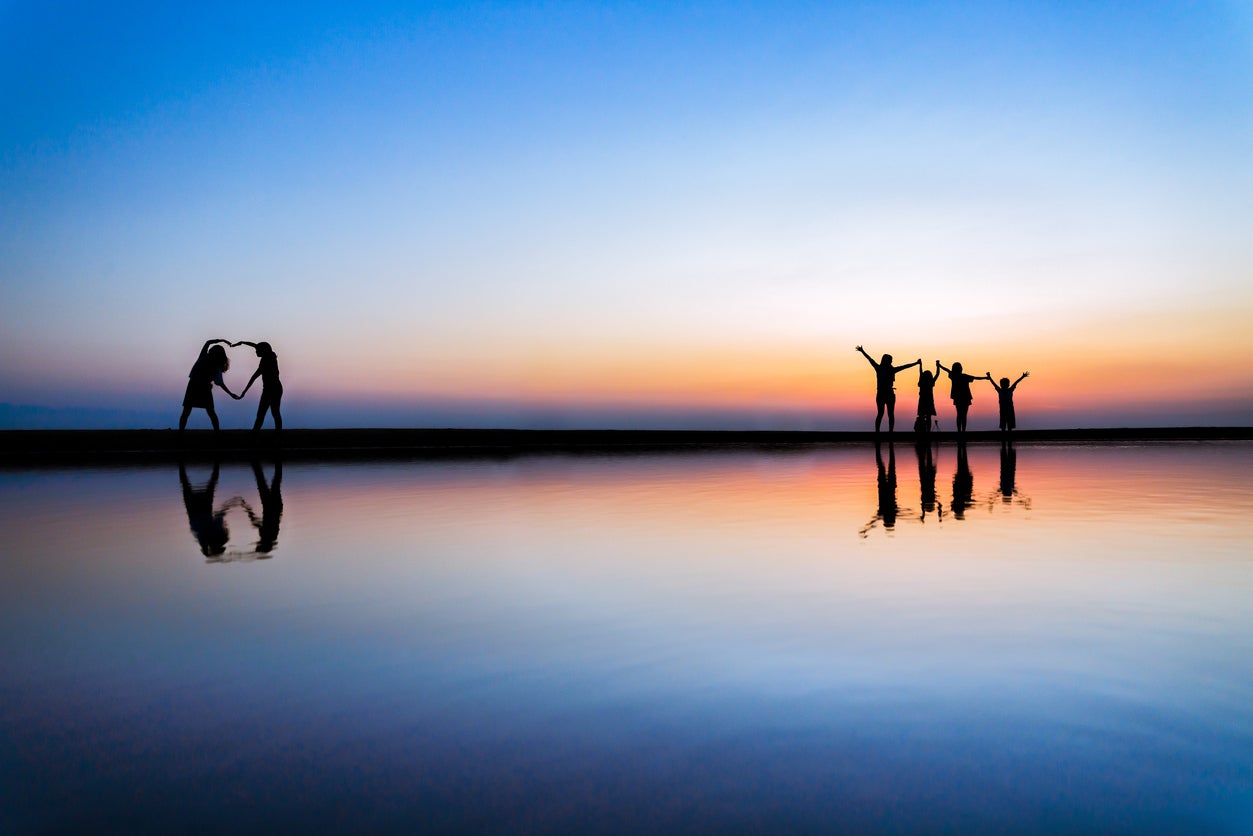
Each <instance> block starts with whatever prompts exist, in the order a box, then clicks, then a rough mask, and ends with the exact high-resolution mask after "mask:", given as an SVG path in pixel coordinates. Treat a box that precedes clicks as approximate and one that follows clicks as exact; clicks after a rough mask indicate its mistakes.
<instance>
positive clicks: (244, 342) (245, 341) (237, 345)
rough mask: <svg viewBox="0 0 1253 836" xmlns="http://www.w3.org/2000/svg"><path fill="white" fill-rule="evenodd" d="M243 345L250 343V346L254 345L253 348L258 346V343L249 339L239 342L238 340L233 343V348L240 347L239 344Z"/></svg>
mask: <svg viewBox="0 0 1253 836" xmlns="http://www.w3.org/2000/svg"><path fill="white" fill-rule="evenodd" d="M241 345H250V346H252V347H253V348H256V347H257V344H256V343H252V342H248V341H247V340H240V341H239V342H237V343H231V348H238V347H239V346H241Z"/></svg>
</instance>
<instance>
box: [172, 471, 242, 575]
mask: <svg viewBox="0 0 1253 836" xmlns="http://www.w3.org/2000/svg"><path fill="white" fill-rule="evenodd" d="M218 471H219V466H218V463H217V462H214V463H213V473H212V475H210V476H209V481H208V483H207V484H206V485H205V487H203V488H196V487H194V486H193V485H192V484H191V480H190V479H188V478H187V466H186V465H185V464H183V463H182V462H179V463H178V481H179V482H180V483H182V486H183V507H184V508H186V509H187V524H188V525H189V526H190V527H191V533H192V535H193V536H194V537H195V538H196V542H197V543H199V544H200V553H201V554H203V555H204V556H205V557H216V556H218V555H221V554H223V553H225V552H226V544H227V542H228V541H229V540H230V539H231V534H230V531H228V530H227V528H226V510H227V507H226V506H223V507H222V508H220V509H216V510H215V509H214V507H213V493H214V491H216V490H217V486H218Z"/></svg>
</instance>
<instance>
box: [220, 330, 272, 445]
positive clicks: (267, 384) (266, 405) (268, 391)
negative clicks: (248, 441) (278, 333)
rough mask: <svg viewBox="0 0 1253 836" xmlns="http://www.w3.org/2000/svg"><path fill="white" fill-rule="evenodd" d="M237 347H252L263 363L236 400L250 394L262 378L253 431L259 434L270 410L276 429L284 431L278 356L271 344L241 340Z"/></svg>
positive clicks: (234, 344)
mask: <svg viewBox="0 0 1253 836" xmlns="http://www.w3.org/2000/svg"><path fill="white" fill-rule="evenodd" d="M231 345H232V346H236V345H250V346H252V347H253V348H254V349H255V350H256V352H257V356H258V357H260V358H261V362H259V363H257V370H256V371H255V372H253V373H252V377H250V378H249V379H248V385H247V386H245V387H244V391H242V392H240V393H239V395H238V396H237V398H236V400H238V399H239V398H242V397H243V396H244V395H246V394H248V390H249V389H251V388H252V384H253V383H254V382H255V381H256V379H257V378H258V377H259V378H261V401H260V403H258V404H257V420H256V423H254V424H253V425H252V431H253V432H258V431H260V429H261V424H262V422H264V421H265V413H266V411H267V410H268V411H269V412H270V414H271V415H273V416H274V429H276V430H281V429H283V416H282V414H281V413H280V412H279V404H280V403H281V402H282V400H283V384H282V382H281V381H280V380H279V379H278V355H277V354H275V353H274V349H273V348H271V347H270V344H269V343H266V342H260V343H250V342H248V341H247V340H240V341H239V342H237V343H231Z"/></svg>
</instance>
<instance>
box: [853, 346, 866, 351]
mask: <svg viewBox="0 0 1253 836" xmlns="http://www.w3.org/2000/svg"><path fill="white" fill-rule="evenodd" d="M863 350H864V349H863V348H862V347H861V346H857V348H855V349H853V351H863Z"/></svg>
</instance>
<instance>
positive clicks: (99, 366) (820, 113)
mask: <svg viewBox="0 0 1253 836" xmlns="http://www.w3.org/2000/svg"><path fill="white" fill-rule="evenodd" d="M0 113H3V114H4V117H3V119H0V403H3V404H5V405H6V406H4V407H3V410H0V426H38V425H47V426H52V425H56V426H62V425H64V426H172V425H173V424H174V423H175V422H176V421H177V416H178V411H179V404H180V402H181V398H182V394H183V388H184V386H185V384H186V376H187V372H188V370H189V369H190V367H191V365H192V363H193V362H194V360H195V358H196V353H197V351H198V350H199V347H200V344H201V343H202V342H203V341H204V340H205V339H208V338H211V337H225V338H229V339H247V340H262V339H264V340H269V341H270V342H272V343H273V344H274V346H275V348H276V350H277V351H278V354H279V358H280V363H281V367H282V373H283V379H284V383H285V385H286V396H285V399H284V415H285V417H286V419H287V423H288V425H290V426H327V425H364V426H368V425H398V426H413V425H428V426H429V425H447V424H462V425H468V426H598V427H600V426H667V427H706V426H708V427H745V428H751V427H781V428H787V427H816V428H832V429H842V428H867V427H869V426H870V425H871V424H872V421H873V408H874V403H873V401H874V379H873V374H872V372H871V369H870V367H869V366H868V365H867V364H866V362H865V361H864V360H863V359H862V358H861V357H860V355H858V354H856V353H855V352H854V351H853V348H854V346H856V345H857V344H859V343H860V344H864V345H865V346H866V348H867V350H868V351H870V352H871V353H872V354H874V355H875V356H876V357H877V356H878V355H879V354H881V353H883V352H891V353H893V354H894V355H895V356H896V358H897V361H898V362H901V361H908V360H912V359H914V358H915V357H922V358H923V360H924V361H925V362H926V363H928V364H930V363H932V362H933V361H934V360H935V359H937V358H938V359H941V360H943V361H944V362H945V364H946V365H947V364H949V363H951V362H952V361H953V360H960V361H962V362H963V364H964V365H965V366H966V367H967V369H968V370H970V371H974V372H976V373H980V374H981V373H983V372H984V371H991V372H992V374H993V375H995V376H997V377H1000V376H1003V375H1006V376H1011V377H1016V376H1017V375H1018V374H1019V373H1020V372H1022V371H1023V370H1026V369H1030V370H1031V372H1032V376H1031V378H1029V379H1028V380H1027V381H1026V382H1025V383H1024V384H1023V385H1022V386H1021V387H1020V388H1019V390H1018V395H1017V397H1016V401H1017V403H1018V414H1019V424H1020V426H1022V427H1032V426H1038V427H1049V426H1076V425H1077V426H1121V425H1161V424H1242V425H1247V424H1253V327H1251V326H1253V150H1251V149H1253V6H1251V5H1250V4H1248V3H1245V2H1186V3H1185V2H1180V3H1154V2H1125V3H1087V2H1074V3H1062V2H1053V3H987V4H983V3H960V4H958V3H932V4H929V3H847V4H845V3H783V2H769V3H716V4H715V3H691V4H672V3H631V4H618V3H613V4H609V3H606V4H590V3H589V4H579V3H569V4H567V3H491V4H478V3H475V4H454V3H435V4H401V3H386V2H361V3H354V4H336V3H314V2H302V3H291V4H283V3H273V4H254V3H214V4H203V5H201V4H193V5H188V4H183V3H140V2H135V3H123V4H107V3H74V2H66V3H60V2H39V3H25V2H16V3H14V2H0ZM232 358H233V361H234V365H233V366H232V368H231V370H230V371H229V372H228V375H227V380H228V383H231V384H238V385H240V386H241V385H242V383H243V382H244V381H246V380H247V378H248V376H249V375H250V374H251V372H252V370H253V368H255V357H253V356H250V354H249V352H247V351H246V350H244V349H236V350H235V351H234V352H233V353H232ZM915 379H916V377H915V375H914V374H913V373H905V374H904V375H903V376H902V377H901V378H900V379H898V392H899V397H900V405H901V412H902V414H903V415H906V416H912V413H913V405H914V402H915V397H916V389H915V385H914V384H915ZM237 388H238V387H237ZM943 394H945V395H946V394H947V390H946V389H945V391H944V393H943ZM217 401H218V404H219V412H220V413H221V414H222V416H223V423H224V426H247V425H249V424H250V422H251V413H252V411H253V410H254V409H255V399H254V395H253V393H250V394H249V399H248V401H246V402H243V403H239V404H236V403H234V402H232V401H230V399H229V398H226V397H225V396H224V395H222V394H221V393H219V395H218V397H217ZM937 401H938V402H939V404H940V411H941V415H940V419H941V422H942V424H944V425H945V426H947V427H951V424H952V407H951V404H949V402H948V399H947V398H946V397H938V398H937ZM995 404H996V398H995V394H994V393H993V392H992V390H991V387H990V386H987V385H986V384H979V388H977V389H976V390H975V405H974V408H973V410H972V413H971V428H972V429H974V428H991V427H995V423H996V417H995ZM197 422H198V423H197ZM192 426H207V422H206V421H205V420H204V416H203V415H202V414H201V415H198V416H196V417H194V418H193V423H192Z"/></svg>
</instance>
